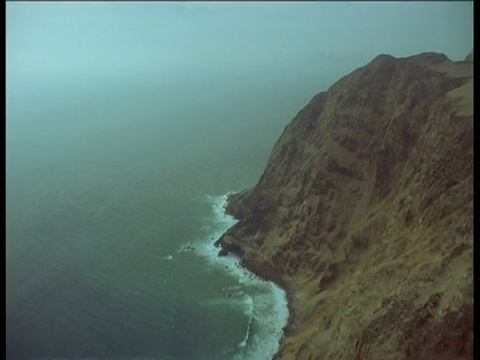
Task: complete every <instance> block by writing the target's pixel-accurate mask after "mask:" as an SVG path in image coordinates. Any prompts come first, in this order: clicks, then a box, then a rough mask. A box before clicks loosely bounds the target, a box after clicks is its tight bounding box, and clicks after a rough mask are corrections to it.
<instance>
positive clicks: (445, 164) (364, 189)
mask: <svg viewBox="0 0 480 360" xmlns="http://www.w3.org/2000/svg"><path fill="white" fill-rule="evenodd" d="M472 61H473V51H472V53H471V55H469V56H468V57H467V58H466V59H465V61H460V62H453V61H451V60H449V59H448V58H447V57H446V56H445V55H443V54H436V53H423V54H420V55H415V56H411V57H408V58H401V59H396V58H394V57H392V56H389V55H380V56H378V57H377V58H375V59H374V60H372V61H371V62H370V63H369V64H367V65H366V66H364V67H362V68H359V69H357V70H355V71H354V72H352V73H351V74H349V75H347V76H345V77H344V78H342V79H340V80H339V81H338V82H337V83H335V84H334V85H333V86H331V87H330V89H329V90H328V91H324V92H322V93H319V94H317V95H316V96H314V97H313V98H312V100H311V101H310V103H309V104H308V105H307V106H306V107H305V108H304V109H302V110H301V111H300V112H299V113H298V115H297V116H296V117H295V118H294V119H293V120H292V122H291V123H290V124H289V125H287V126H286V128H285V130H284V132H283V134H282V136H281V137H280V139H279V140H278V141H277V143H276V144H275V146H274V149H273V151H272V154H271V157H270V159H269V162H268V164H267V167H266V169H265V171H264V173H263V174H262V176H261V177H260V179H259V181H258V183H257V185H256V186H255V187H254V188H252V189H246V190H243V191H241V192H240V193H238V194H234V195H231V196H230V197H229V199H228V204H227V206H226V209H225V210H226V212H227V213H228V214H230V215H232V216H234V217H235V218H236V219H238V222H237V223H236V224H235V225H234V226H232V227H231V228H230V229H229V230H228V231H226V232H225V233H224V234H223V235H222V236H221V237H220V238H219V239H218V240H217V241H216V243H215V245H216V246H218V247H221V250H220V253H219V255H225V254H228V253H234V254H236V255H238V256H239V257H240V258H241V261H242V264H243V266H245V267H246V268H248V269H249V271H251V272H253V273H255V274H257V275H259V276H260V277H262V278H264V279H267V280H270V281H273V282H275V283H276V284H278V285H279V286H281V287H282V288H283V289H285V291H286V292H287V296H288V304H289V310H290V318H289V321H288V324H287V326H286V327H285V328H284V336H283V339H282V342H281V345H280V350H279V352H278V354H277V355H276V356H275V359H280V358H281V359H285V360H288V359H299V360H300V359H316V358H335V359H356V360H361V359H369V360H375V359H379V360H380V359H382V360H384V359H408V360H413V359H437V358H445V359H446V358H448V359H471V358H472V346H473V338H472V336H473V335H472V334H473V332H472V326H473V325H472V321H473V320H472V311H473V278H472V276H473V63H472Z"/></svg>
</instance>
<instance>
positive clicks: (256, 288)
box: [180, 194, 289, 360]
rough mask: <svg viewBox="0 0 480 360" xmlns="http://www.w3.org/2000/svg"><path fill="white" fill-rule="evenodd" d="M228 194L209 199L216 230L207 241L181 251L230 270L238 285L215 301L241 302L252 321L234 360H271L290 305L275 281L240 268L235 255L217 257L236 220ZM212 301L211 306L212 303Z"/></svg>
mask: <svg viewBox="0 0 480 360" xmlns="http://www.w3.org/2000/svg"><path fill="white" fill-rule="evenodd" d="M227 196H228V194H227V195H223V196H217V197H213V196H208V197H207V201H208V202H209V203H211V204H212V208H213V215H214V230H213V234H210V235H209V236H208V240H207V239H200V240H198V241H196V242H194V243H190V244H187V245H186V246H184V247H183V249H180V251H193V252H194V253H196V254H197V255H200V256H201V257H203V258H204V259H206V260H207V262H208V263H209V264H210V265H211V266H212V267H215V268H222V269H224V270H225V271H228V272H229V273H230V274H231V275H232V276H233V277H234V278H235V279H236V282H237V283H238V284H239V285H232V286H229V287H227V288H226V289H224V291H225V292H227V293H228V295H229V297H225V298H223V299H218V300H214V301H213V302H215V303H218V302H227V301H228V302H239V305H240V306H242V308H243V309H244V312H245V315H246V316H247V317H248V319H249V322H248V325H247V328H246V329H245V337H244V338H243V339H239V342H238V344H236V347H237V354H236V355H235V357H234V359H235V360H245V359H249V360H250V359H256V360H257V359H258V360H262V359H270V358H271V357H272V356H273V355H274V354H275V353H276V352H277V351H278V346H279V340H280V339H281V337H282V335H283V327H284V326H285V325H286V324H287V321H288V315H289V314H288V304H287V297H286V294H285V291H284V290H283V289H282V288H280V287H279V286H278V285H276V284H274V283H273V282H269V281H265V280H263V279H261V278H259V277H258V276H256V275H254V274H252V273H251V272H249V271H247V270H246V269H244V268H242V267H241V266H239V258H238V257H236V256H234V255H231V254H229V255H227V256H222V257H219V256H218V252H219V250H220V249H219V248H216V247H215V246H214V241H215V240H216V239H218V238H219V237H220V236H221V235H222V234H223V233H224V232H225V231H226V230H227V229H228V228H230V227H231V226H233V225H234V224H235V223H236V220H235V219H234V218H233V217H231V216H229V215H226V214H225V205H226V200H227ZM212 237H213V239H214V240H211V238H212ZM213 302H212V304H213Z"/></svg>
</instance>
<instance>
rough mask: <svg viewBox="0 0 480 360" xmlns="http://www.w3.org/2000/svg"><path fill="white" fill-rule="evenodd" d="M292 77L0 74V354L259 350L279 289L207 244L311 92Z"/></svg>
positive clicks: (279, 318)
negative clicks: (3, 83)
mask: <svg viewBox="0 0 480 360" xmlns="http://www.w3.org/2000/svg"><path fill="white" fill-rule="evenodd" d="M289 79H290V80H289ZM294 79H295V77H294V76H291V77H290V78H288V77H287V78H285V79H277V78H270V79H267V80H265V81H263V82H259V81H258V77H254V76H250V77H248V76H244V77H242V76H239V75H238V74H237V75H236V76H233V75H232V76H230V77H229V76H227V75H224V74H222V75H218V76H213V75H212V76H211V77H205V76H204V77H200V76H199V77H197V78H195V76H191V77H190V78H187V77H181V76H179V77H177V78H175V77H174V76H172V77H170V78H167V79H166V78H160V77H158V78H155V77H151V76H149V77H146V76H145V77H135V78H133V77H132V78H128V77H123V78H118V79H115V78H109V79H101V80H98V79H93V78H86V79H83V78H82V79H79V78H76V79H65V80H64V81H63V82H56V83H49V82H45V83H37V84H17V83H14V82H7V110H6V111H7V119H6V351H7V353H6V354H7V358H8V359H46V358H69V359H73V358H77V359H79V358H82V359H84V358H89V359H127V358H128V359H134V358H135V359H140V358H145V359H147V358H148V359H169V360H170V359H212V360H213V359H259V360H262V359H268V358H270V357H271V355H272V354H274V353H275V352H276V350H277V348H278V341H279V339H280V337H281V329H282V327H283V326H284V325H285V324H286V321H287V318H288V310H287V303H286V297H285V293H284V291H283V290H282V289H280V288H278V287H277V286H276V285H274V284H272V283H269V282H266V281H264V280H262V279H259V278H257V277H255V276H253V275H252V274H249V273H248V272H246V271H245V270H244V269H242V268H240V267H238V266H237V265H236V264H237V263H238V259H236V258H235V257H231V256H228V257H224V258H219V257H217V251H218V249H215V248H214V247H213V242H214V241H215V240H217V239H218V237H219V236H220V235H221V234H222V233H223V232H224V231H225V230H226V229H227V228H228V227H229V226H231V225H232V224H233V223H234V221H235V220H233V219H232V218H230V217H228V216H225V214H223V204H224V202H225V196H226V194H228V193H229V192H235V191H239V190H241V189H243V188H245V187H251V186H254V185H255V183H256V182H257V180H258V178H259V177H260V175H261V173H262V171H263V168H264V167H265V165H266V162H267V160H268V156H269V154H270V151H271V148H272V146H273V144H274V142H275V140H276V139H277V138H278V137H279V135H280V134H281V132H282V130H283V127H284V126H285V125H286V124H287V123H288V122H289V121H290V120H291V119H292V118H293V117H294V115H295V114H296V113H297V112H298V111H299V110H300V109H301V108H302V107H303V106H304V105H305V104H306V103H307V102H308V101H309V99H310V98H311V97H312V96H313V95H314V93H315V92H316V91H312V89H313V88H314V87H315V86H318V81H315V80H314V79H312V80H311V81H310V83H307V84H306V83H305V81H303V80H305V79H297V80H294Z"/></svg>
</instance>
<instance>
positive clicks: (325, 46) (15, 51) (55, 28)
mask: <svg viewBox="0 0 480 360" xmlns="http://www.w3.org/2000/svg"><path fill="white" fill-rule="evenodd" d="M6 10H7V15H6V35H7V37H6V39H7V47H6V49H7V79H8V80H9V83H10V84H12V83H15V82H17V81H34V80H37V79H40V80H42V81H44V80H46V79H48V80H49V81H57V80H59V79H63V80H64V79H70V78H76V77H109V76H120V75H122V76H152V74H155V75H156V76H160V77H170V76H172V75H174V74H179V73H183V74H194V73H199V72H204V73H211V72H214V73H217V74H221V73H240V72H242V73H243V72H247V73H248V72H252V73H256V74H261V73H262V71H267V70H268V71H270V72H277V74H278V75H279V76H280V74H281V73H282V71H283V72H285V71H295V72H296V74H297V76H300V77H301V76H302V75H303V74H304V72H309V71H312V67H315V68H316V69H317V71H318V69H319V68H321V67H323V70H322V71H324V72H328V71H329V70H328V68H329V67H331V68H333V69H332V70H331V71H334V70H337V71H342V70H343V71H345V70H352V69H353V68H355V67H358V66H360V65H363V64H364V63H365V62H367V61H369V60H370V59H371V58H373V57H374V56H376V55H378V54H380V53H388V54H391V55H393V56H399V57H403V56H408V55H412V54H415V53H419V52H425V51H436V52H441V53H445V54H446V55H447V56H449V57H450V58H451V59H452V60H460V59H463V58H464V57H465V56H466V55H467V53H468V52H469V51H470V50H471V49H472V47H473V2H397V3H395V2H371V3H369V2H352V3H349V2H339V3H333V2H332V3H329V2H298V3H297V2H295V3H294V2H264V3H255V2H244V3H239V2H211V3H208V2H171V3H169V2H145V3H142V2H138V3H130V2H117V3H116V2H77V3H76V2H65V3H56V2H50V3H36V2H18V3H14V2H7V6H6Z"/></svg>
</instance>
